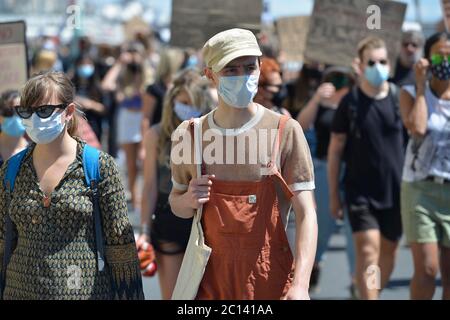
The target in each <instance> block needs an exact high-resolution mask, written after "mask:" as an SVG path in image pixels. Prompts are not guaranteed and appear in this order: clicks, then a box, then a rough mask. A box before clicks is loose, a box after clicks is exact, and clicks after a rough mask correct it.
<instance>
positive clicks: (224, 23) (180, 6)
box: [170, 0, 263, 49]
mask: <svg viewBox="0 0 450 320" xmlns="http://www.w3.org/2000/svg"><path fill="white" fill-rule="evenodd" d="M262 9H263V5H262V0H246V1H242V0H226V1H224V0H207V1H205V0H173V1H172V19H171V25H170V29H171V39H170V44H171V45H172V46H176V47H181V48H193V49H200V48H202V47H203V45H204V44H205V42H206V41H207V40H208V39H209V38H211V37H212V36H213V35H215V34H216V33H219V32H221V31H224V30H227V29H231V28H244V29H249V30H251V31H253V32H258V31H259V30H260V27H261V13H262Z"/></svg>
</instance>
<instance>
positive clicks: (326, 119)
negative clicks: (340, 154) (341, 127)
mask: <svg viewBox="0 0 450 320" xmlns="http://www.w3.org/2000/svg"><path fill="white" fill-rule="evenodd" d="M335 113H336V109H333V108H328V107H324V106H319V110H318V111H317V117H316V120H315V122H314V131H315V133H316V140H317V144H316V153H315V156H316V158H318V159H326V158H327V154H328V146H329V144H330V131H331V125H332V123H333V118H334V115H335Z"/></svg>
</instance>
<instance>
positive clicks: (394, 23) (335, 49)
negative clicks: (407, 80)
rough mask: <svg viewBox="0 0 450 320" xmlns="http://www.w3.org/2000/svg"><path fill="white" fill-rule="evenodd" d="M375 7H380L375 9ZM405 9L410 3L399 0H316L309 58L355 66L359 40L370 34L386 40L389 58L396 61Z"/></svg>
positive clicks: (306, 52) (308, 42)
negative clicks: (399, 0) (397, 0)
mask: <svg viewBox="0 0 450 320" xmlns="http://www.w3.org/2000/svg"><path fill="white" fill-rule="evenodd" d="M372 8H376V9H377V10H373V11H372V10H371V9H372ZM378 8H379V9H380V10H378ZM368 9H369V10H368ZM405 12H406V4H404V3H400V2H395V1H387V0H315V2H314V9H313V14H312V16H311V19H310V23H309V32H308V37H307V41H306V51H305V57H306V59H307V60H313V61H317V62H322V63H327V64H333V65H342V66H351V63H352V60H353V58H354V57H356V56H357V45H358V43H359V42H360V41H361V40H362V39H363V38H365V37H367V36H378V37H380V38H382V39H383V40H384V41H385V42H386V46H387V49H388V52H389V59H390V61H391V63H395V61H396V57H397V55H398V53H399V50H400V42H401V32H402V31H401V30H402V24H403V20H404V17H405ZM374 15H375V16H374ZM377 15H378V16H377ZM373 20H378V22H379V24H377V23H375V24H374V23H373Z"/></svg>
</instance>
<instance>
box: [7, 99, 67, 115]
mask: <svg viewBox="0 0 450 320" xmlns="http://www.w3.org/2000/svg"><path fill="white" fill-rule="evenodd" d="M68 105H69V104H68V103H61V104H57V105H51V104H47V105H43V106H39V107H34V108H30V107H22V106H17V107H15V110H16V112H17V114H18V115H19V117H21V118H22V119H28V118H30V117H31V115H32V114H33V113H34V112H35V113H36V114H37V115H38V117H39V118H41V119H46V118H48V117H50V116H51V115H52V114H53V112H55V109H63V110H64V109H65V108H67V106H68Z"/></svg>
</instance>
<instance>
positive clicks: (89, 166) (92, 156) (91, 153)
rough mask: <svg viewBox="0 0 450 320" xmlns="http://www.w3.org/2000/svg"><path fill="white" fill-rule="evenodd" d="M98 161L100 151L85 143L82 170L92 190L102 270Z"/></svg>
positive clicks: (101, 269) (99, 260)
mask: <svg viewBox="0 0 450 320" xmlns="http://www.w3.org/2000/svg"><path fill="white" fill-rule="evenodd" d="M99 162H100V151H99V150H97V149H95V148H94V147H91V146H90V145H88V144H85V145H84V149H83V170H84V176H85V180H86V184H87V185H88V187H89V188H91V190H92V203H93V210H94V212H93V213H94V228H95V244H96V247H97V269H98V271H103V270H104V268H105V246H104V242H103V228H102V220H101V214H100V200H99V194H98V183H99V182H100V168H99Z"/></svg>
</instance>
